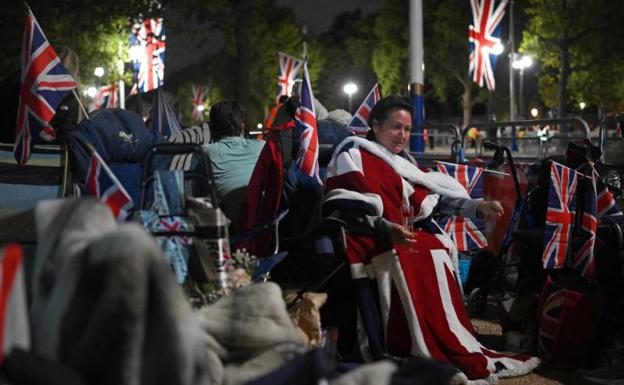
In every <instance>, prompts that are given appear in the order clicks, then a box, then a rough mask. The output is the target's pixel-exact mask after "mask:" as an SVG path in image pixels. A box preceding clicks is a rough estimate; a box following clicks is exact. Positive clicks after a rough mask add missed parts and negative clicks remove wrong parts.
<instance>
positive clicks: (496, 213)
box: [477, 201, 505, 219]
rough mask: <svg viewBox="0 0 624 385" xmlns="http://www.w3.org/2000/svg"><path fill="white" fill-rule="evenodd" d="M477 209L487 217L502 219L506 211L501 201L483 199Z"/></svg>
mask: <svg viewBox="0 0 624 385" xmlns="http://www.w3.org/2000/svg"><path fill="white" fill-rule="evenodd" d="M477 211H479V212H481V214H483V216H484V217H485V219H500V218H501V217H502V216H503V214H504V213H505V210H504V209H503V206H502V205H501V204H500V202H499V201H482V202H481V203H479V206H477Z"/></svg>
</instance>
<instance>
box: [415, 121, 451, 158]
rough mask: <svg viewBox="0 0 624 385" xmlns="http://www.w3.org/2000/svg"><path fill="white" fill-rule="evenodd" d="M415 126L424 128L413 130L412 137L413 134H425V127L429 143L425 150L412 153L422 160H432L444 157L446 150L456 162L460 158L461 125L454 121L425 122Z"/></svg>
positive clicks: (449, 156)
mask: <svg viewBox="0 0 624 385" xmlns="http://www.w3.org/2000/svg"><path fill="white" fill-rule="evenodd" d="M414 128H422V129H423V130H419V131H420V132H414V131H415V130H413V131H412V133H411V134H410V137H413V136H425V134H424V133H423V131H424V129H427V144H426V146H425V152H422V153H418V152H412V153H411V155H412V156H414V158H416V160H418V161H420V162H421V163H422V161H425V162H427V161H432V160H436V159H440V157H444V156H446V155H445V152H446V153H448V158H447V159H450V160H451V161H453V162H455V161H457V160H458V154H459V150H460V148H461V140H460V136H461V130H460V129H459V126H458V125H456V124H453V123H446V124H423V125H417V126H414Z"/></svg>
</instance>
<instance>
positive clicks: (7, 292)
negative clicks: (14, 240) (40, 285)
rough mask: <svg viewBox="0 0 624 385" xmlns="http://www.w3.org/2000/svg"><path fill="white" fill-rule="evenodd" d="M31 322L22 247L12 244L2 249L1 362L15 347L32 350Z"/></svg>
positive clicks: (0, 285) (0, 265)
mask: <svg viewBox="0 0 624 385" xmlns="http://www.w3.org/2000/svg"><path fill="white" fill-rule="evenodd" d="M29 325H30V321H29V319H28V305H27V302H26V286H25V284H24V264H23V258H22V247H21V246H19V245H17V244H9V245H6V246H5V247H4V248H3V249H1V250H0V347H2V349H0V363H2V362H3V361H4V358H5V357H6V355H7V354H8V353H10V352H11V350H12V349H13V348H14V347H18V348H21V349H23V350H30V326H29Z"/></svg>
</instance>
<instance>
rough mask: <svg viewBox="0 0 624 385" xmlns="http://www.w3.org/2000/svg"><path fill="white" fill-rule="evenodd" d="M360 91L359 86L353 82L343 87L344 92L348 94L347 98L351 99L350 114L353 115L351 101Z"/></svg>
mask: <svg viewBox="0 0 624 385" xmlns="http://www.w3.org/2000/svg"><path fill="white" fill-rule="evenodd" d="M357 90H358V87H357V84H355V83H353V82H348V83H346V84H345V85H344V86H342V91H343V92H344V93H345V94H347V96H348V97H349V113H350V114H351V113H353V112H352V110H351V99H352V96H353V94H354V93H356V92H357Z"/></svg>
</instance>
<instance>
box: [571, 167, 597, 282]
mask: <svg viewBox="0 0 624 385" xmlns="http://www.w3.org/2000/svg"><path fill="white" fill-rule="evenodd" d="M596 177H597V175H592V178H591V179H592V180H591V183H590V184H589V185H588V186H587V187H588V188H586V189H583V190H582V197H581V198H580V199H582V200H583V218H582V220H581V228H580V229H578V232H577V235H576V237H574V240H573V246H572V251H573V255H572V258H571V259H570V260H569V261H568V266H569V267H570V268H572V269H573V270H575V271H577V272H578V273H579V274H580V275H581V276H582V277H585V278H586V279H588V280H590V281H593V280H594V279H595V278H596V266H595V259H594V248H595V245H596V230H597V229H598V219H597V215H598V213H597V208H596V207H597V199H596V198H597V195H596Z"/></svg>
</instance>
